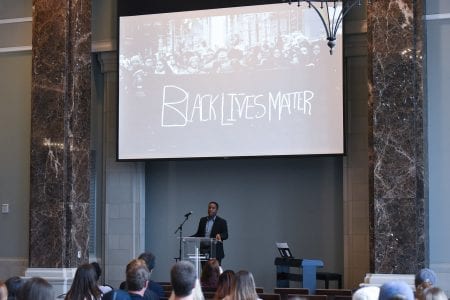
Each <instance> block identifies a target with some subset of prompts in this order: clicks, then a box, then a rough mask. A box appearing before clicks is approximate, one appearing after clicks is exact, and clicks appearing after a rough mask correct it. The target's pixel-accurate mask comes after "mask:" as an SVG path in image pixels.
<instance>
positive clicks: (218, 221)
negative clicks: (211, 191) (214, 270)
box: [193, 201, 228, 264]
mask: <svg viewBox="0 0 450 300" xmlns="http://www.w3.org/2000/svg"><path fill="white" fill-rule="evenodd" d="M218 210H219V204H218V203H217V202H214V201H211V202H209V203H208V216H207V217H203V218H201V219H200V222H199V223H198V229H197V233H196V234H194V235H193V237H209V238H215V239H216V240H218V241H219V242H218V243H217V245H216V259H217V260H218V261H219V264H220V263H221V262H222V259H223V258H224V257H225V253H224V252H223V241H224V240H226V239H227V238H228V227H227V221H225V219H222V218H221V217H219V216H218V215H217V211H218Z"/></svg>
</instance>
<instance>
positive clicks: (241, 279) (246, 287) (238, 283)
mask: <svg viewBox="0 0 450 300" xmlns="http://www.w3.org/2000/svg"><path fill="white" fill-rule="evenodd" d="M231 296H232V298H233V300H257V299H258V294H256V289H255V280H254V279H253V275H252V273H251V272H249V271H239V272H237V273H236V274H235V277H234V281H233V285H232V288H231Z"/></svg>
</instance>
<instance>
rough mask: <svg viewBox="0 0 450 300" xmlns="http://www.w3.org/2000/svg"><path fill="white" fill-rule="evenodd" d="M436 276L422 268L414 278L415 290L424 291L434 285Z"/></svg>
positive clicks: (431, 271) (429, 270)
mask: <svg viewBox="0 0 450 300" xmlns="http://www.w3.org/2000/svg"><path fill="white" fill-rule="evenodd" d="M436 281H437V276H436V273H434V271H433V270H431V269H428V268H424V269H421V270H420V271H419V272H417V274H416V276H415V278H414V285H415V286H416V289H417V290H424V289H426V288H429V287H431V286H433V285H435V284H436Z"/></svg>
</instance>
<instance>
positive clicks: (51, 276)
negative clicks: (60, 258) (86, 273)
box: [23, 268, 77, 298]
mask: <svg viewBox="0 0 450 300" xmlns="http://www.w3.org/2000/svg"><path fill="white" fill-rule="evenodd" d="M76 271H77V268H61V269H57V268H28V269H27V270H26V271H25V276H24V277H23V278H24V279H29V278H31V277H41V278H44V279H45V280H47V281H48V282H49V283H50V284H51V285H52V286H53V290H54V291H55V297H56V298H58V296H60V295H62V294H65V293H67V291H69V289H70V286H71V285H72V281H73V278H74V277H75V272H76Z"/></svg>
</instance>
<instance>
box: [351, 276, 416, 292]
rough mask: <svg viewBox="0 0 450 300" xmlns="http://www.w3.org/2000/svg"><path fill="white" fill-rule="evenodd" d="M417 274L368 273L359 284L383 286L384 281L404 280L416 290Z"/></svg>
mask: <svg viewBox="0 0 450 300" xmlns="http://www.w3.org/2000/svg"><path fill="white" fill-rule="evenodd" d="M414 277H415V274H373V273H367V274H366V277H365V278H364V282H363V283H361V284H360V285H359V286H361V287H362V286H378V287H379V286H382V285H383V284H384V283H386V282H389V281H404V282H406V283H407V284H408V285H409V286H411V288H412V289H413V291H415V290H416V287H415V285H414Z"/></svg>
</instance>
